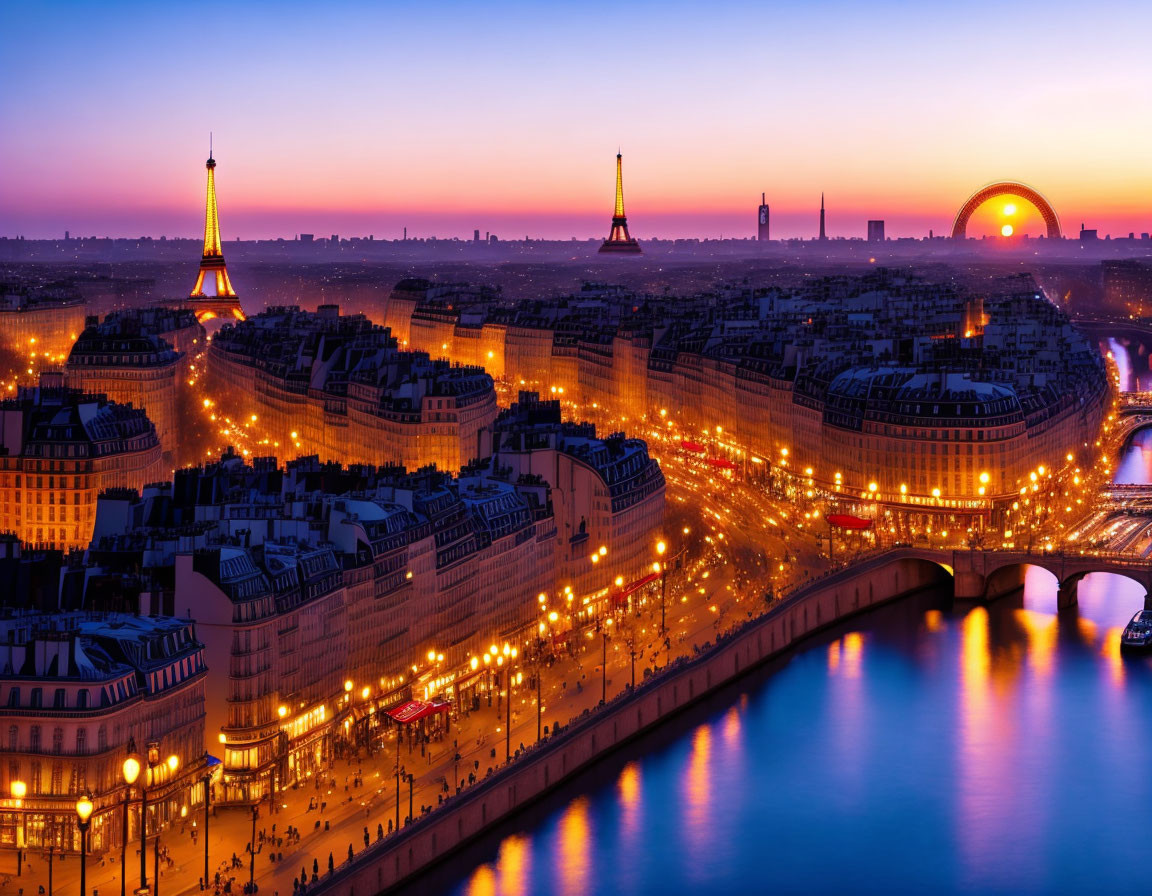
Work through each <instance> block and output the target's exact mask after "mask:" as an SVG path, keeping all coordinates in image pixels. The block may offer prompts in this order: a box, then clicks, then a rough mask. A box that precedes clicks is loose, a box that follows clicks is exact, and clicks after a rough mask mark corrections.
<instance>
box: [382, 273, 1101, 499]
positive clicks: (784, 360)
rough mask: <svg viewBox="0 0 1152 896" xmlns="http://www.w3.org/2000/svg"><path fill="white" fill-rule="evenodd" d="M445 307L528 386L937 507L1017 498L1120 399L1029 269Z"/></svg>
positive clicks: (505, 371)
mask: <svg viewBox="0 0 1152 896" xmlns="http://www.w3.org/2000/svg"><path fill="white" fill-rule="evenodd" d="M459 295H460V294H459V293H458V296H459ZM976 300H979V301H976ZM402 307H403V303H397V305H396V307H395V309H394V310H393V312H392V313H393V314H394V315H395V317H392V318H390V319H391V320H393V321H394V322H395V325H396V326H397V327H400V328H402V327H403V326H404V323H403V321H402V320H398V319H397V318H398V317H400V315H401V314H402V313H403V312H402ZM974 309H975V310H974ZM440 314H441V316H442V317H443V319H444V324H443V326H444V327H445V328H447V327H448V325H449V322H450V321H451V320H453V319H454V320H455V321H456V324H455V327H454V329H455V331H456V332H461V331H463V330H464V329H469V330H479V331H480V333H481V335H480V336H479V338H478V340H477V342H478V343H479V344H483V345H491V346H493V348H492V349H490V350H491V351H493V352H494V354H495V355H496V357H495V358H494V359H493V361H492V367H491V369H493V370H494V371H500V372H501V373H500V374H499V375H501V376H502V377H503V378H504V379H506V380H507V381H508V382H509V383H511V384H513V385H515V384H521V385H523V386H524V387H525V388H534V389H540V390H542V391H544V392H549V393H552V394H557V395H558V396H559V395H561V394H562V395H563V396H564V398H565V399H566V400H569V401H572V402H575V403H576V405H577V407H578V408H579V407H597V406H598V407H602V408H607V409H611V411H612V412H614V413H615V414H617V415H623V416H627V417H628V418H630V419H633V418H635V419H640V418H644V417H647V419H649V420H652V419H665V417H666V418H667V421H669V422H671V421H674V422H675V423H676V425H677V426H678V427H680V431H683V432H686V433H706V432H719V431H720V430H722V431H723V432H724V433H725V434H726V436H727V437H730V438H731V439H733V440H735V441H736V442H737V443H738V444H741V445H743V446H747V447H748V448H750V449H752V450H754V451H757V452H759V453H760V454H762V455H763V456H765V457H769V458H772V459H773V460H785V461H786V462H787V465H788V466H789V467H790V468H792V469H795V470H799V471H805V470H809V469H810V470H811V473H810V474H808V475H810V476H811V477H812V478H813V480H814V481H817V480H818V481H820V482H821V483H823V484H825V485H826V486H827V487H829V488H832V489H838V490H841V491H843V492H845V493H846V494H849V495H851V494H856V495H858V496H859V495H860V494H861V493H864V494H872V495H876V496H879V498H880V499H884V500H889V501H892V502H893V503H904V504H911V505H913V506H916V507H920V508H924V509H926V510H930V509H933V508H939V509H941V510H954V509H957V508H961V509H962V508H971V509H975V508H978V507H989V506H991V502H992V500H993V499H994V498H997V497H1000V498H1004V497H1008V496H1012V495H1015V494H1016V493H1017V491H1018V489H1019V483H1020V481H1021V479H1022V478H1024V479H1026V478H1027V477H1028V475H1029V473H1030V472H1032V471H1034V470H1035V469H1036V468H1037V466H1040V465H1045V464H1047V465H1049V466H1051V465H1052V464H1054V463H1055V462H1056V461H1058V460H1059V459H1060V458H1062V457H1063V456H1064V454H1065V453H1066V452H1068V451H1076V452H1080V451H1082V450H1083V446H1084V445H1085V444H1091V443H1092V442H1093V441H1094V440H1095V438H1096V435H1095V434H1096V432H1097V430H1098V428H1099V425H1100V422H1101V420H1102V418H1103V415H1104V407H1105V400H1106V396H1107V383H1106V378H1105V375H1104V368H1103V364H1102V362H1101V360H1100V358H1099V355H1098V353H1097V352H1096V350H1095V348H1094V347H1093V346H1092V345H1091V344H1090V343H1089V341H1088V340H1087V339H1086V338H1085V337H1083V336H1082V335H1081V334H1080V333H1079V332H1077V331H1076V330H1075V329H1074V328H1073V327H1072V326H1071V324H1070V323H1069V321H1068V319H1067V317H1066V316H1065V315H1064V314H1063V312H1061V311H1059V310H1058V309H1057V308H1056V307H1054V306H1053V305H1052V304H1051V303H1049V302H1048V301H1047V300H1046V299H1045V298H1044V297H1043V295H1042V293H1041V292H1040V290H1039V288H1038V287H1037V286H1036V284H1035V282H1034V281H1033V280H1032V279H1031V278H1030V277H1027V276H1018V277H1012V278H1007V279H1005V280H1002V281H999V282H995V283H992V282H987V281H986V282H984V283H982V284H981V286H979V287H978V288H977V287H972V286H965V287H961V288H958V287H957V286H955V285H951V284H938V283H930V282H925V281H923V280H920V279H917V278H915V277H912V276H908V275H905V274H902V273H899V272H895V271H883V270H881V271H877V272H875V273H872V274H869V275H868V276H865V277H844V276H840V277H829V278H824V279H821V280H815V281H812V282H810V283H807V284H805V285H803V286H800V287H793V288H771V289H760V290H756V289H752V288H748V287H731V288H725V289H722V290H720V291H718V292H717V293H712V294H704V295H698V296H688V297H673V296H662V297H660V298H659V299H653V298H651V297H646V296H638V295H635V294H634V293H631V292H629V291H628V290H622V289H619V288H615V289H614V288H609V287H601V286H595V285H589V286H587V287H586V288H585V289H584V290H582V291H581V292H580V293H578V294H576V295H573V296H569V297H566V298H561V299H556V300H552V301H544V302H541V301H523V302H516V303H499V304H497V305H495V306H493V305H491V304H486V303H479V304H476V305H468V304H466V303H464V302H462V301H459V300H456V301H453V302H452V304H451V307H449V306H447V305H443V306H441V308H440ZM466 321H467V323H465V322H466ZM410 332H411V335H412V345H413V346H415V347H417V348H420V347H424V345H423V344H422V341H421V339H420V338H419V337H418V335H417V331H416V330H415V329H414V328H413V329H411V330H410ZM501 345H502V346H503V351H502V352H501V351H500V346H501ZM501 354H502V358H501ZM577 413H579V410H577ZM873 485H874V486H875V488H874V489H873V490H872V491H869V490H870V488H871V487H872V486H873Z"/></svg>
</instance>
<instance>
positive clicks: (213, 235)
mask: <svg viewBox="0 0 1152 896" xmlns="http://www.w3.org/2000/svg"><path fill="white" fill-rule="evenodd" d="M206 167H207V169H208V201H207V205H206V207H205V209H204V255H203V257H202V258H201V259H200V273H199V274H198V275H197V276H196V285H195V286H194V287H192V294H191V296H190V297H189V301H188V303H187V304H188V306H189V307H191V308H193V309H195V311H196V318H197V319H198V320H200V321H205V320H209V319H211V318H213V317H223V316H226V315H229V314H230V315H232V316H233V317H235V318H236V319H237V320H244V309H243V308H241V307H240V299H238V298H237V297H236V290H234V289H233V288H232V281H231V280H229V279H228V268H226V267H225V266H224V250H223V249H222V248H221V246H220V215H219V213H218V211H217V210H216V160H215V159H214V158H212V146H211V141H209V146H208V162H207V163H206ZM211 277H215V279H216V295H214V296H206V295H205V294H204V280H205V278H211Z"/></svg>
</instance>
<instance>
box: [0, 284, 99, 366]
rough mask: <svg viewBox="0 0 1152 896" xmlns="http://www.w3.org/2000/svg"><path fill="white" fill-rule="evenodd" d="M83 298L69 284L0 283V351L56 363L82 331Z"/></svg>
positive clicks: (64, 355) (66, 352) (62, 358)
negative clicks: (34, 356) (0, 349)
mask: <svg viewBox="0 0 1152 896" xmlns="http://www.w3.org/2000/svg"><path fill="white" fill-rule="evenodd" d="M84 316H85V305H84V299H83V297H82V296H81V295H80V294H79V292H78V291H77V290H76V289H75V287H74V286H73V284H71V283H67V282H65V283H57V284H45V285H43V286H36V285H33V284H30V283H28V282H20V281H16V280H13V281H10V282H8V283H0V348H3V349H6V350H7V351H8V352H9V353H11V354H12V355H15V356H16V357H18V358H31V356H32V355H33V353H35V355H36V356H37V357H41V358H47V359H48V360H49V361H50V362H52V363H60V362H62V361H63V360H64V358H65V357H66V356H67V354H68V351H69V349H71V347H72V343H73V342H75V341H76V336H77V334H79V332H80V331H81V330H83V329H84Z"/></svg>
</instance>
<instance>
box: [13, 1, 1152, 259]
mask: <svg viewBox="0 0 1152 896" xmlns="http://www.w3.org/2000/svg"><path fill="white" fill-rule="evenodd" d="M0 34H3V35H4V37H3V52H2V53H0V78H2V81H0V85H2V89H0V162H2V164H3V168H2V169H0V171H2V173H0V235H8V236H15V235H17V234H24V235H26V236H28V237H30V238H32V237H55V236H62V235H63V231H64V230H66V229H67V230H70V231H71V232H72V234H73V235H74V236H75V235H90V234H99V235H111V236H139V235H142V234H151V235H157V236H158V235H160V234H167V235H169V236H173V235H180V236H198V235H199V234H201V233H202V232H203V231H202V229H203V201H204V196H203V190H204V167H203V166H204V159H205V158H206V157H207V148H208V132H209V131H210V130H211V131H213V132H214V133H215V146H216V158H217V161H218V163H219V167H218V168H217V187H218V193H219V200H220V214H221V229H222V231H223V235H224V238H225V239H234V238H236V237H241V238H243V239H250V238H257V237H269V236H285V237H291V236H292V235H294V234H295V233H298V232H300V231H305V232H315V233H317V234H329V233H339V234H341V235H367V234H369V233H371V234H374V235H375V236H376V238H377V239H390V238H394V237H398V236H399V235H400V231H401V228H402V227H403V226H405V225H406V226H407V227H408V229H409V234H410V235H413V236H424V235H429V234H435V235H437V236H440V237H447V236H454V235H458V236H468V237H470V236H471V234H472V229H473V228H474V227H478V228H480V229H481V231H489V230H490V231H492V232H493V233H496V234H498V235H499V236H501V237H502V238H512V237H521V236H524V235H526V234H527V235H531V236H533V237H550V238H566V237H569V236H579V237H589V236H597V237H600V236H603V235H605V234H606V233H607V231H608V225H609V218H610V216H611V212H612V190H613V177H614V162H615V160H614V155H615V152H616V149H617V146H620V147H622V148H623V151H624V188H625V201H626V205H627V211H628V216H629V223H630V225H631V230H632V233H633V235H634V236H636V237H638V238H640V239H644V238H645V237H650V236H664V237H679V236H720V235H724V236H744V235H751V234H752V232H753V229H754V222H755V213H756V205H757V204H758V202H759V198H760V193H761V191H764V192H766V193H767V194H768V202H769V204H770V205H771V207H772V224H773V236H774V237H791V236H805V237H807V236H812V235H814V233H815V229H816V223H817V208H818V206H819V199H820V192H821V191H822V190H823V191H824V192H825V193H826V194H827V203H828V229H829V233H830V234H831V235H834V236H835V235H844V236H863V235H864V228H865V221H866V220H867V219H868V218H884V219H886V221H887V222H888V224H887V230H888V234H889V235H892V236H901V235H911V236H921V235H925V234H927V231H928V230H929V229H930V228H932V229H934V230H935V231H936V232H937V233H939V232H941V231H947V229H948V228H949V227H950V226H951V221H952V218H953V216H954V215H955V212H956V210H957V208H958V207H959V206H960V205H961V203H962V202H963V200H964V199H965V198H966V197H967V196H968V195H969V194H970V193H972V192H973V191H974V190H976V189H977V188H978V187H980V186H981V185H983V184H985V183H988V182H990V181H994V180H1022V181H1025V182H1027V183H1029V184H1031V185H1032V186H1034V187H1035V188H1036V189H1038V190H1039V191H1040V192H1041V193H1043V194H1044V195H1046V196H1047V197H1048V199H1049V200H1050V201H1051V202H1052V204H1053V205H1054V206H1055V207H1056V210H1057V212H1058V213H1059V215H1060V217H1061V222H1062V224H1063V225H1064V228H1065V230H1066V232H1071V231H1074V230H1075V229H1078V228H1079V225H1080V223H1081V221H1083V222H1084V223H1086V224H1087V226H1089V227H1098V228H1099V229H1100V231H1101V234H1104V233H1106V232H1110V233H1112V234H1115V235H1120V234H1124V235H1126V234H1127V233H1128V232H1129V231H1137V232H1140V231H1148V230H1150V229H1152V114H1150V112H1152V52H1149V49H1148V47H1149V37H1150V36H1152V3H1149V2H1147V0H1132V2H1113V0H1098V2H1093V3H1086V2H1084V0H1076V2H1063V0H1048V2H1031V0H1028V2H1009V3H1005V2H983V0H974V2H965V3H952V2H923V0H919V2H898V0H868V2H863V0H861V2H825V0H797V2H787V3H784V2H764V0H761V2H748V3H734V2H728V0H709V2H706V3H705V2H697V3H681V2H661V3H650V2H643V0H641V2H637V0H617V2H615V3H601V2H594V0H582V2H578V3H571V4H559V3H547V2H541V3H504V2H497V0H490V2H485V0H478V2H461V3H449V2H440V3H435V2H423V3H421V2H414V3H384V2H376V3H367V2H366V3H362V4H361V3H323V2H308V3H294V2H275V3H273V2H269V3H255V2H237V0H234V2H231V3H213V2H197V3H183V2H160V3H157V2H141V3H129V2H122V3H117V2H107V0H106V2H102V3H95V2H70V3H61V2H42V3H4V4H0ZM998 211H999V209H986V210H985V213H984V214H982V215H980V216H979V217H978V219H976V220H974V222H973V225H972V226H970V227H969V231H968V232H969V235H979V234H980V233H990V232H992V231H993V229H994V228H995V229H997V230H998V229H999V223H1000V220H999V218H997V217H996V214H995V213H996V212H998ZM1023 211H1024V209H1023V208H1022V209H1021V212H1023ZM1017 219H1018V220H1017V222H1016V223H1017V232H1021V230H1023V231H1028V232H1033V233H1039V232H1040V231H1041V222H1040V218H1039V216H1038V215H1035V214H1022V213H1018V214H1017ZM1021 225H1023V226H1022V227H1021Z"/></svg>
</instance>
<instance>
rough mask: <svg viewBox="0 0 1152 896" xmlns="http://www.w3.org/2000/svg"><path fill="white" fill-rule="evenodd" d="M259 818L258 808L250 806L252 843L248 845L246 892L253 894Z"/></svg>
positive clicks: (254, 805)
mask: <svg viewBox="0 0 1152 896" xmlns="http://www.w3.org/2000/svg"><path fill="white" fill-rule="evenodd" d="M259 817H260V806H259V804H257V803H253V804H252V841H251V842H250V843H249V844H248V852H249V857H248V892H249V893H255V892H256V886H255V884H254V881H255V880H256V819H257V818H259Z"/></svg>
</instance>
